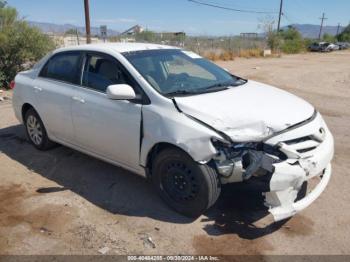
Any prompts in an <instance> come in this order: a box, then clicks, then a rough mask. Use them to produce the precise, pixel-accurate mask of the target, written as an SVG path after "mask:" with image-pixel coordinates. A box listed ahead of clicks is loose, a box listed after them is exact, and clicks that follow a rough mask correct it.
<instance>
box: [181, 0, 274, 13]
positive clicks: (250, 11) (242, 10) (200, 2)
mask: <svg viewBox="0 0 350 262" xmlns="http://www.w3.org/2000/svg"><path fill="white" fill-rule="evenodd" d="M188 1H189V2H192V3H195V4H198V5H205V6H210V7H214V8H218V9H224V10H228V11H233V12H241V13H251V14H276V13H277V12H273V11H254V10H245V9H236V8H231V7H227V6H222V5H217V4H213V3H207V2H202V1H197V0H188Z"/></svg>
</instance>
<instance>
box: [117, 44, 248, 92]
mask: <svg viewBox="0 0 350 262" xmlns="http://www.w3.org/2000/svg"><path fill="white" fill-rule="evenodd" d="M123 55H124V56H125V57H126V59H128V60H129V62H130V63H131V64H132V65H133V66H134V67H135V68H136V69H137V70H138V71H139V72H140V74H141V75H142V76H143V77H144V78H145V79H146V80H147V81H148V83H149V84H150V85H151V86H152V87H153V88H155V89H156V90H157V91H158V92H160V93H161V94H163V95H166V96H176V95H192V94H199V93H207V92H216V91H220V90H223V89H227V88H228V87H231V86H237V85H242V84H244V83H246V81H245V80H243V79H241V78H238V77H235V76H232V75H231V74H230V73H228V72H226V71H225V70H224V69H222V68H220V67H218V66H217V65H215V64H213V63H211V62H209V61H208V60H206V59H203V58H202V57H200V56H198V55H197V54H195V53H192V52H186V51H182V50H179V49H166V50H164V49H163V50H145V51H136V52H128V53H123Z"/></svg>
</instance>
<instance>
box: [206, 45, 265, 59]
mask: <svg viewBox="0 0 350 262" xmlns="http://www.w3.org/2000/svg"><path fill="white" fill-rule="evenodd" d="M203 56H204V57H205V58H207V59H209V60H212V61H232V60H234V59H235V58H236V57H244V58H251V57H262V56H263V50H262V49H258V48H255V49H244V50H240V51H238V52H234V51H227V50H219V51H210V52H206V53H204V54H203Z"/></svg>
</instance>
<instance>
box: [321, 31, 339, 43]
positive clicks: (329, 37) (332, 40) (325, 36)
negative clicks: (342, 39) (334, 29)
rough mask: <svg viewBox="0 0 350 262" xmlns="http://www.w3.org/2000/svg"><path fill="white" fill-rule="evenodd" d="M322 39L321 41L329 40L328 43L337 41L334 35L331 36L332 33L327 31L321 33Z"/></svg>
mask: <svg viewBox="0 0 350 262" xmlns="http://www.w3.org/2000/svg"><path fill="white" fill-rule="evenodd" d="M322 39H323V41H325V42H329V43H334V42H336V41H337V39H336V37H335V36H332V35H330V34H327V33H326V34H324V35H323V38H322Z"/></svg>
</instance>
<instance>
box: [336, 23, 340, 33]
mask: <svg viewBox="0 0 350 262" xmlns="http://www.w3.org/2000/svg"><path fill="white" fill-rule="evenodd" d="M339 31H340V23H338V28H337V35H339Z"/></svg>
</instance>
